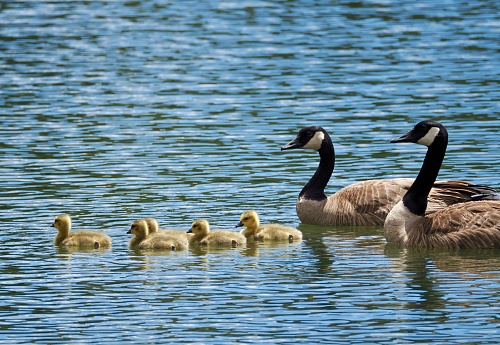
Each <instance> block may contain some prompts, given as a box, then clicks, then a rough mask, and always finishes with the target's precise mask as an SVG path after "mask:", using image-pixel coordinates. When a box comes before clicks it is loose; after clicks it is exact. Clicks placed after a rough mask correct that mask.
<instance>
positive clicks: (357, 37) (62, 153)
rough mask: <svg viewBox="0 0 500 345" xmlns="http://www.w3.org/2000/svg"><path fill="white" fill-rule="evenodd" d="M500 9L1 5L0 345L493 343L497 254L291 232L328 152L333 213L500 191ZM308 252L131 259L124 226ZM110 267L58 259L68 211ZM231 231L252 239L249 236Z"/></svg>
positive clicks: (146, 254) (367, 232)
mask: <svg viewBox="0 0 500 345" xmlns="http://www.w3.org/2000/svg"><path fill="white" fill-rule="evenodd" d="M499 11H500V8H499V5H498V2H497V1H481V2H465V1H454V2H442V3H436V2H434V1H420V2H418V3H415V2H414V1H412V2H409V1H397V2H395V1H384V2H362V1H361V2H359V1H357V2H352V1H343V2H329V1H315V2H311V1H292V2H264V1H250V2H248V1H245V2H224V1H208V2H206V1H201V2H200V1H175V2H158V1H140V2H139V1H128V2H120V1H108V2H97V1H87V2H84V1H71V2H64V1H60V2H54V1H52V2H48V1H23V0H16V1H0V12H1V15H0V64H1V68H2V74H1V76H0V90H1V91H0V175H1V176H2V179H1V180H0V190H1V191H2V192H1V193H0V205H1V209H2V212H0V219H1V220H2V223H3V224H4V227H3V231H2V236H0V258H1V260H0V274H1V276H2V279H0V293H1V295H2V298H1V299H0V342H2V344H21V343H33V342H36V343H38V344H81V343H90V342H96V341H97V339H98V342H100V343H110V344H116V343H120V344H125V343H134V344H140V343H166V342H175V343H189V344H205V343H214V344H219V343H225V344H229V343H258V342H262V343H273V344H281V343H290V342H292V341H293V342H294V343H304V344H310V343H311V342H314V343H317V344H320V343H325V344H336V343H338V344H345V343H383V344H401V343H405V344H406V343H407V344H416V343H435V344H439V343H443V344H444V343H459V342H460V343H476V344H478V343H481V344H496V343H498V340H499V337H500V335H499V334H498V327H497V324H498V315H499V312H500V304H499V301H500V296H499V293H498V290H499V289H498V287H499V284H500V272H499V270H498V266H499V255H500V254H499V253H498V252H496V251H459V252H449V251H427V250H414V249H402V248H398V247H394V246H392V245H386V243H385V240H384V238H383V230H382V229H381V228H378V227H371V228H352V227H337V228H334V227H317V226H310V225H306V224H299V222H298V219H297V216H296V214H295V200H296V197H297V195H298V193H299V192H300V190H301V188H302V187H303V185H304V184H305V183H306V182H307V181H308V179H309V178H310V176H312V174H313V172H314V170H315V168H316V166H317V164H318V156H317V154H316V153H314V152H309V151H306V150H302V151H297V152H295V153H294V154H293V155H285V154H283V153H281V152H280V150H279V149H280V147H281V146H282V145H284V144H285V143H287V142H288V141H289V140H290V139H291V138H293V137H294V136H295V134H296V133H297V131H298V130H299V129H300V128H302V127H304V126H308V125H321V126H323V127H325V129H326V130H327V131H328V132H329V133H330V134H331V136H332V139H333V142H334V145H335V150H336V154H337V161H336V169H335V172H334V175H333V177H332V179H331V181H330V184H329V185H328V187H327V193H333V192H334V191H336V190H338V189H339V188H341V187H343V186H346V185H348V184H351V183H353V182H355V181H359V180H364V179H368V178H392V177H413V176H415V175H416V174H417V172H418V169H419V168H420V165H421V162H422V159H423V156H424V153H425V149H424V148H422V149H419V148H413V147H412V148H409V147H407V146H398V147H394V146H393V145H390V144H388V142H389V140H390V139H392V138H393V137H395V136H396V135H399V134H401V133H402V132H405V131H407V130H408V129H409V128H410V127H411V126H412V125H413V124H415V123H416V122H418V121H420V120H422V119H426V118H433V119H436V120H439V121H441V122H443V123H444V124H445V125H446V126H447V128H448V129H449V134H450V143H449V146H448V152H447V156H446V158H445V161H444V165H443V168H442V170H441V172H440V175H439V178H440V179H454V178H455V179H457V178H460V179H466V180H471V181H474V182H476V183H482V184H487V185H491V186H493V187H499V184H498V181H497V178H498V176H499V175H500V174H499V170H498V164H497V162H498V161H499V160H500V153H499V151H498V131H499V130H500V123H499V117H498V114H499V109H498V102H496V101H494V100H498V99H499V98H500V94H499V90H498V83H497V80H498V72H497V71H498V70H500V62H499V61H500V58H499V54H498V39H497V37H498V32H497V31H498V30H497V28H498V15H497V14H498V13H499ZM247 209H255V210H257V211H258V213H259V215H260V218H261V220H262V222H265V223H272V222H277V223H282V224H286V225H290V226H296V227H298V228H299V229H300V230H301V231H302V232H303V234H304V240H303V241H302V242H300V243H292V244H288V243H283V244H276V245H273V244H267V243H258V242H255V243H254V242H250V243H248V244H247V245H246V246H242V247H239V248H231V249H224V250H220V249H214V248H206V247H193V248H190V249H189V250H186V251H174V252H171V251H168V252H158V251H134V250H130V249H129V248H128V242H129V240H130V236H129V235H127V234H126V232H127V230H128V229H129V228H130V223H131V222H132V221H133V220H135V219H139V218H144V217H155V218H157V219H158V220H159V222H160V226H161V227H166V228H176V229H185V230H187V229H188V228H189V226H190V224H191V222H192V221H193V220H194V219H197V218H207V219H209V220H210V222H211V224H213V227H214V228H228V229H233V228H234V225H235V224H236V223H237V222H238V220H239V215H240V214H241V212H243V211H245V210H247ZM63 212H65V213H68V214H70V215H71V216H72V219H73V224H74V227H75V228H78V229H94V230H99V231H103V232H105V233H107V234H109V235H110V236H111V237H112V238H113V247H112V248H111V249H110V250H88V251H81V250H73V249H67V248H56V247H54V245H53V237H54V236H55V232H54V229H53V228H50V226H49V225H50V223H51V222H52V219H53V217H54V216H55V215H56V214H59V213H63ZM234 230H235V231H236V230H237V229H234Z"/></svg>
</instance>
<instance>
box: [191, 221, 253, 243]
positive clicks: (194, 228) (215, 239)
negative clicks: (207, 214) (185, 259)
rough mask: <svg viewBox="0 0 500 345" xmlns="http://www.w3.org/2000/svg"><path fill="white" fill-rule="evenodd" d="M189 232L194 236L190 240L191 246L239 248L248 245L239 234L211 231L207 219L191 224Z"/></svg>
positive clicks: (226, 231) (244, 238)
mask: <svg viewBox="0 0 500 345" xmlns="http://www.w3.org/2000/svg"><path fill="white" fill-rule="evenodd" d="M187 232H188V233H192V234H193V236H191V237H190V238H189V243H190V244H195V243H197V244H203V245H210V246H232V247H237V246H239V245H242V244H246V243H247V239H246V237H245V236H243V235H242V234H240V233H239V232H235V231H229V230H213V231H210V224H209V223H208V221H207V220H205V219H198V220H195V221H194V222H193V224H191V229H189V230H188V231H187Z"/></svg>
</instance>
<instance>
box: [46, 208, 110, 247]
mask: <svg viewBox="0 0 500 345" xmlns="http://www.w3.org/2000/svg"><path fill="white" fill-rule="evenodd" d="M51 226H52V227H54V228H56V229H57V230H58V233H57V235H56V237H55V238H54V244H55V245H56V246H68V247H81V248H96V249H97V248H109V247H111V237H109V236H108V235H106V234H104V233H102V232H98V231H92V230H78V231H73V232H72V233H70V230H71V217H70V216H69V215H67V214H60V215H58V216H56V217H55V218H54V223H52V225H51Z"/></svg>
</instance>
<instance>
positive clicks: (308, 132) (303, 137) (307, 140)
mask: <svg viewBox="0 0 500 345" xmlns="http://www.w3.org/2000/svg"><path fill="white" fill-rule="evenodd" d="M329 138H330V137H329V136H328V133H326V131H325V130H324V129H323V128H322V127H319V126H310V127H304V128H302V129H301V130H300V131H299V133H298V134H297V136H296V137H295V139H293V140H292V141H290V142H289V143H288V144H286V145H285V146H283V147H281V151H284V150H290V149H297V148H304V149H312V150H315V151H318V150H319V149H320V148H321V145H322V144H323V141H324V140H325V139H329Z"/></svg>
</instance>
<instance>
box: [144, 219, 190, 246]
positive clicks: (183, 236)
mask: <svg viewBox="0 0 500 345" xmlns="http://www.w3.org/2000/svg"><path fill="white" fill-rule="evenodd" d="M144 220H145V221H146V223H147V224H148V236H151V235H152V234H159V235H165V236H172V237H176V238H178V239H179V241H184V240H186V241H187V239H188V237H189V234H188V233H186V231H183V230H174V229H160V228H159V225H158V221H157V220H156V218H151V217H149V218H144Z"/></svg>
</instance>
